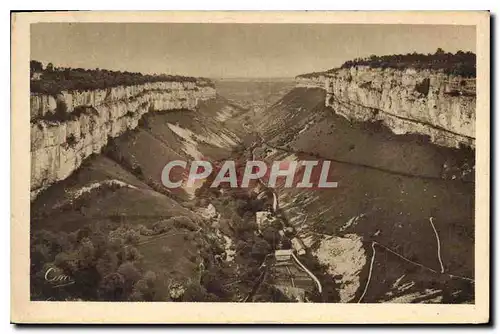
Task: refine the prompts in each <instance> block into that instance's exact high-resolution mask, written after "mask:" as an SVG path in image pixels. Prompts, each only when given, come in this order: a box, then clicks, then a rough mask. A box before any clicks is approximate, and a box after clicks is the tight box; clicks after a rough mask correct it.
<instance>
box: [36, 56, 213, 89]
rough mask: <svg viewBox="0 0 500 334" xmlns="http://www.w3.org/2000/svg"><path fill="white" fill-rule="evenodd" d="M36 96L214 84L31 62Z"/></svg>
mask: <svg viewBox="0 0 500 334" xmlns="http://www.w3.org/2000/svg"><path fill="white" fill-rule="evenodd" d="M30 74H31V76H30V77H31V85H30V89H31V92H32V93H43V94H53V95H55V94H58V93H60V92H62V91H74V90H79V91H85V90H95V89H104V88H109V87H116V86H130V85H140V84H144V83H149V82H161V81H174V82H196V83H197V84H198V85H199V86H211V87H213V86H214V84H213V82H212V81H210V80H209V79H206V78H195V77H187V76H180V75H167V74H142V73H139V72H128V71H110V70H105V69H99V68H96V69H83V68H69V67H54V65H53V64H52V63H49V64H47V66H46V67H45V68H44V67H43V64H42V63H41V62H39V61H36V60H32V61H30Z"/></svg>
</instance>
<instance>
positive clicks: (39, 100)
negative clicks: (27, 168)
mask: <svg viewBox="0 0 500 334" xmlns="http://www.w3.org/2000/svg"><path fill="white" fill-rule="evenodd" d="M215 95H216V91H215V89H214V88H213V87H212V86H211V85H208V84H207V83H206V82H205V81H203V80H199V81H192V80H190V81H159V82H147V83H143V84H138V85H129V86H115V87H109V88H104V89H94V90H86V91H78V90H75V91H61V92H59V93H57V94H54V95H50V94H40V93H32V94H31V97H30V101H31V103H30V105H31V110H30V112H31V114H30V115H31V196H32V198H33V197H35V196H36V195H37V194H38V193H39V192H40V191H42V190H44V189H46V188H47V187H49V186H50V185H51V184H53V183H55V182H57V181H60V180H63V179H65V178H67V177H68V176H69V175H70V174H71V173H72V172H73V171H75V170H76V169H77V168H78V167H79V166H80V165H81V163H82V161H83V160H84V159H85V158H87V157H89V156H90V155H92V154H94V153H99V152H100V151H101V149H102V148H103V147H104V146H105V145H106V144H107V143H108V139H109V138H114V137H117V136H119V135H121V134H123V133H124V132H126V131H128V130H132V129H134V128H136V127H137V126H138V124H139V121H140V119H141V117H142V116H143V115H144V114H146V113H148V112H155V111H169V110H180V109H185V110H194V109H195V108H196V107H197V105H198V103H199V102H200V101H203V100H209V99H212V98H214V97H215Z"/></svg>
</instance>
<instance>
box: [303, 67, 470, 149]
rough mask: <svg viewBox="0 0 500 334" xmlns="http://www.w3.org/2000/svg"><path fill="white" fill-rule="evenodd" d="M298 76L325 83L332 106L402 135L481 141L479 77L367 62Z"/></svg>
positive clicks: (453, 143)
mask: <svg viewBox="0 0 500 334" xmlns="http://www.w3.org/2000/svg"><path fill="white" fill-rule="evenodd" d="M298 79H299V80H298V85H299V86H303V85H305V84H308V85H309V86H314V87H320V88H324V89H325V90H326V92H327V95H326V101H325V104H326V106H329V107H331V108H332V109H333V110H334V112H336V113H337V114H340V115H343V116H344V117H346V118H348V119H351V120H358V121H369V122H376V121H380V122H382V123H383V124H385V125H386V126H387V127H388V128H390V129H391V130H392V131H393V132H394V133H396V134H408V133H416V134H421V135H425V136H428V137H429V138H430V141H431V142H433V143H435V144H438V145H441V146H447V147H457V148H458V147H460V146H462V145H463V146H467V147H471V148H474V146H475V111H476V96H475V79H470V78H463V77H459V76H452V75H447V74H444V73H440V72H433V71H428V70H418V71H417V70H414V69H406V70H399V69H374V68H369V67H363V66H358V67H352V68H350V69H337V70H335V71H329V72H328V73H327V74H324V75H321V76H319V75H318V76H317V77H315V78H298ZM306 81H307V82H306Z"/></svg>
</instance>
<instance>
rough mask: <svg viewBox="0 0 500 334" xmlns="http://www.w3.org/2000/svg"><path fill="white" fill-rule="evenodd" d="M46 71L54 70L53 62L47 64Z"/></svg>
mask: <svg viewBox="0 0 500 334" xmlns="http://www.w3.org/2000/svg"><path fill="white" fill-rule="evenodd" d="M46 71H47V72H54V64H52V63H48V64H47V68H46Z"/></svg>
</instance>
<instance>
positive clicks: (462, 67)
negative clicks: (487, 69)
mask: <svg viewBox="0 0 500 334" xmlns="http://www.w3.org/2000/svg"><path fill="white" fill-rule="evenodd" d="M355 66H368V67H370V68H382V69H385V68H393V69H407V68H414V69H418V70H434V71H442V72H443V73H445V74H451V75H457V76H463V77H468V78H469V77H476V54H474V53H472V52H470V51H468V52H464V51H461V50H459V51H457V53H455V54H453V53H450V52H445V51H444V50H443V49H441V48H438V49H437V50H436V52H435V53H433V54H431V53H428V54H422V53H417V52H413V53H408V54H395V55H385V56H376V55H371V56H369V57H365V58H355V59H354V60H348V61H346V62H344V63H343V64H342V65H341V66H340V68H351V67H355ZM335 70H336V68H332V69H329V70H327V71H325V72H314V73H307V74H303V75H299V76H298V77H299V78H310V77H314V76H317V75H321V74H327V73H331V72H334V71H335Z"/></svg>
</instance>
